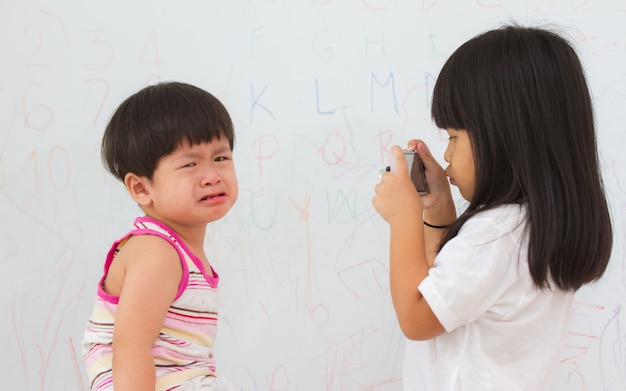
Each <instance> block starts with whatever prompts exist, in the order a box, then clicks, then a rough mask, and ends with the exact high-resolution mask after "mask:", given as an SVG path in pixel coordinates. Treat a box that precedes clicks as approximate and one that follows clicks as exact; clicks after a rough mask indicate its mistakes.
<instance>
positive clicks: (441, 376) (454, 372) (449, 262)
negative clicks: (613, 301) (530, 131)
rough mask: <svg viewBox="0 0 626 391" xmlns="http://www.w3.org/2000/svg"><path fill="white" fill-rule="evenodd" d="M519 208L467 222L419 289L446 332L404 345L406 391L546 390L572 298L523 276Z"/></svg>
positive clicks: (521, 209) (481, 215)
mask: <svg viewBox="0 0 626 391" xmlns="http://www.w3.org/2000/svg"><path fill="white" fill-rule="evenodd" d="M524 216H525V208H524V207H521V206H518V205H506V206H501V207H498V208H495V209H493V210H488V211H485V212H481V213H479V214H477V215H476V216H474V217H472V218H470V219H469V220H468V221H467V222H466V223H465V224H464V225H463V227H462V228H461V230H460V231H459V233H458V235H457V236H456V237H455V238H454V239H452V240H450V241H449V242H448V243H447V244H446V245H445V246H444V248H443V249H442V250H441V252H440V253H439V254H438V255H437V257H436V258H435V262H434V265H433V267H432V268H431V269H430V271H429V273H428V276H427V277H426V279H424V281H423V282H422V283H421V284H420V285H419V287H418V289H419V290H420V292H421V293H422V295H423V296H424V298H425V299H426V301H427V302H428V304H429V305H430V307H431V308H432V310H433V312H434V313H435V315H436V316H437V318H438V319H439V321H440V322H441V324H442V325H443V327H444V328H445V329H446V332H444V333H443V334H441V335H439V336H438V337H436V338H434V339H431V340H428V341H406V348H405V362H404V389H405V390H407V391H416V390H428V391H433V390H436V391H452V390H464V391H467V390H480V391H488V390H498V391H502V390H506V391H515V390H532V391H539V390H546V389H547V387H548V386H549V385H550V383H551V376H552V374H553V372H554V370H555V369H556V366H557V365H558V359H559V351H560V348H561V346H562V342H563V337H564V335H565V332H566V328H567V325H568V321H569V318H570V315H571V309H572V301H573V296H574V295H573V293H571V292H562V291H559V290H556V288H555V290H554V291H551V290H548V289H545V290H538V289H537V288H536V287H535V286H534V284H533V281H532V278H531V276H530V272H529V271H528V260H527V238H526V237H525V235H524V230H525V228H524Z"/></svg>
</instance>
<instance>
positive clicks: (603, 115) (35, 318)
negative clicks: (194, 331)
mask: <svg viewBox="0 0 626 391" xmlns="http://www.w3.org/2000/svg"><path fill="white" fill-rule="evenodd" d="M511 20H515V21H517V22H519V23H522V24H530V25H536V26H537V25H538V26H553V25H559V26H562V27H563V29H564V31H565V32H566V34H568V36H569V37H570V38H571V39H572V40H573V41H574V42H575V44H576V47H577V50H578V51H579V53H580V55H581V58H582V60H583V62H584V64H585V68H586V71H587V74H588V78H589V82H590V86H591V89H592V93H593V96H594V104H595V110H596V114H597V125H598V135H599V149H600V155H601V160H602V169H603V172H604V179H605V183H606V190H607V193H608V196H609V199H610V204H611V205H610V206H611V211H612V214H613V219H614V225H615V246H614V249H613V254H612V259H611V263H610V266H609V270H608V272H607V274H606V276H605V277H604V278H603V279H602V280H601V281H599V282H598V283H596V284H593V285H591V286H588V287H586V288H584V289H582V290H581V291H580V292H579V293H578V295H577V298H576V304H575V308H574V313H573V316H572V319H571V322H570V325H569V328H568V334H567V338H566V341H565V343H564V346H563V350H562V353H561V361H560V363H559V367H558V373H557V375H556V378H555V380H554V387H553V390H558V391H561V390H568V391H569V390H623V389H626V317H625V315H624V312H623V306H624V305H625V304H626V293H625V292H626V266H625V263H624V248H625V241H624V225H625V224H624V223H625V221H624V220H625V219H626V203H625V200H626V198H625V197H624V195H625V193H626V181H625V178H626V154H625V153H624V150H625V148H626V129H625V127H626V125H625V124H626V110H625V108H626V66H625V65H626V61H625V60H626V3H624V2H623V1H622V0H597V1H583V0H576V1H573V0H572V1H542V0H534V1H513V0H476V1H469V0H467V1H460V0H459V1H452V0H448V1H445V0H420V1H401V0H361V1H348V0H342V1H339V0H310V1H287V0H283V1H281V0H241V1H234V0H231V1H216V0H213V1H210V0H204V1H200V0H198V1H193V0H184V1H178V2H166V1H142V0H139V1H133V2H130V1H118V0H112V1H107V2H103V1H78V0H76V1H72V0H57V1H35V0H19V1H18V0H3V1H2V3H1V5H0V48H1V51H2V61H0V67H1V68H0V216H1V219H2V224H1V225H0V267H1V268H2V269H1V270H2V273H1V274H0V279H1V280H0V289H2V291H1V293H2V295H1V297H2V301H1V303H2V307H1V310H2V311H1V313H2V315H3V316H4V317H5V320H4V321H3V322H2V323H1V326H0V327H2V333H0V347H1V348H2V352H3V354H2V355H1V358H0V368H2V374H3V376H2V378H3V382H2V383H3V386H2V388H3V389H10V390H29V391H30V390H86V389H87V380H86V375H85V373H84V369H83V366H82V359H81V352H80V341H81V338H82V329H83V326H84V324H85V321H86V320H87V318H88V316H89V314H90V311H91V306H92V302H93V299H94V295H95V290H96V284H97V280H98V278H99V277H100V274H101V271H102V265H103V260H104V256H105V252H106V251H107V249H108V248H109V246H110V245H111V243H112V241H113V240H115V239H117V238H118V237H119V236H121V235H122V234H124V233H125V232H126V231H127V230H128V229H129V227H130V225H131V223H132V221H133V219H134V217H135V216H137V215H138V214H139V209H138V208H137V206H136V205H134V204H133V202H131V200H130V198H129V197H128V196H127V194H126V192H125V190H124V189H123V186H122V185H121V184H120V183H119V182H116V181H115V180H114V179H113V177H112V176H110V175H109V174H107V173H106V172H105V171H104V169H103V168H102V164H101V163H100V157H99V143H100V139H101V136H102V133H103V130H104V127H105V125H106V123H107V121H108V119H109V117H110V115H111V114H112V112H113V111H114V109H115V108H116V107H117V105H119V103H120V102H121V101H122V100H123V99H125V98H126V97H127V96H129V95H130V94H132V93H134V92H135V91H137V90H138V89H140V88H142V87H143V86H145V85H147V84H151V83H155V82H157V81H167V80H176V81H183V82H187V83H192V84H196V85H198V86H200V87H202V88H204V89H206V90H208V91H210V92H212V93H214V94H215V95H216V96H218V97H219V98H220V99H221V100H222V101H223V102H224V104H225V105H226V107H227V108H228V110H229V111H230V113H231V115H232V117H233V119H234V122H235V127H236V133H237V141H236V147H235V161H236V169H237V173H238V178H239V182H240V196H239V197H240V198H239V200H238V202H237V204H236V205H235V207H234V209H233V210H232V211H231V212H230V213H229V214H228V216H227V217H226V218H224V219H223V220H220V221H219V222H216V223H214V224H211V225H210V226H209V229H208V231H207V234H208V235H207V240H206V248H207V251H208V254H209V256H210V259H211V261H212V263H213V265H214V266H215V268H216V269H217V270H218V272H219V273H220V275H221V277H222V280H221V285H220V286H221V291H222V307H221V323H220V328H219V332H218V339H217V347H216V355H217V363H218V372H219V375H221V376H225V377H227V378H229V379H230V380H231V381H233V382H235V383H237V384H238V385H240V386H241V387H242V388H243V389H246V390H276V391H278V390H281V391H282V390H305V391H306V390H329V391H337V390H372V391H373V390H376V391H380V390H400V389H401V374H402V370H401V368H402V347H403V338H402V335H401V332H400V330H399V327H398V325H397V323H396V319H395V315H394V312H393V309H392V305H391V300H390V296H389V282H388V235H389V231H388V228H387V226H386V224H385V223H384V222H383V221H382V219H381V218H380V217H379V216H378V215H377V214H376V213H375V211H374V209H373V207H372V205H371V202H370V201H371V198H372V196H373V188H374V186H375V184H376V183H377V181H378V173H379V170H380V169H381V168H382V167H384V166H386V165H387V161H388V150H389V148H390V146H391V145H392V144H400V145H405V143H406V141H407V140H408V139H410V138H422V139H424V140H425V141H426V142H427V143H428V144H429V146H430V147H431V150H432V151H433V152H434V153H435V155H436V156H438V157H439V158H440V160H441V161H443V159H442V154H443V150H444V148H445V141H444V140H443V139H442V138H441V136H440V133H439V131H438V130H437V129H436V128H435V127H434V125H433V124H432V122H431V120H430V114H429V110H430V107H429V100H430V94H431V92H432V87H433V83H434V81H435V79H436V77H437V74H438V72H439V69H440V68H441V66H442V64H443V62H444V61H445V60H446V58H447V56H449V55H450V54H451V53H452V51H454V50H455V49H456V48H457V47H458V46H459V45H460V44H461V43H463V42H465V41H466V40H467V39H469V38H471V37H472V36H474V35H476V34H478V33H480V32H483V31H485V30H488V29H491V28H495V27H498V26H500V25H501V24H503V23H506V22H508V21H511ZM456 196H457V198H458V195H456ZM458 199H459V202H460V198H458ZM459 205H460V204H459Z"/></svg>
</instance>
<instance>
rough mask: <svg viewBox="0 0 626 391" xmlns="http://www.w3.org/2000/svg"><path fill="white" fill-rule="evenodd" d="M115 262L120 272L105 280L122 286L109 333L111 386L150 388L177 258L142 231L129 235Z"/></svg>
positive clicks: (175, 279) (122, 390)
mask: <svg viewBox="0 0 626 391" xmlns="http://www.w3.org/2000/svg"><path fill="white" fill-rule="evenodd" d="M115 262H120V264H118V265H117V266H118V267H117V270H118V271H120V270H123V273H115V274H112V275H111V278H112V279H113V281H110V283H111V286H116V285H117V286H121V292H120V294H119V296H120V300H119V304H118V308H117V313H116V316H115V327H114V331H113V381H114V385H115V390H116V391H126V390H132V391H142V390H146V391H154V389H155V382H156V372H155V367H154V358H153V356H152V346H153V344H154V342H155V340H156V338H157V336H158V334H159V332H160V330H161V327H162V325H163V321H164V319H165V315H166V313H167V310H168V308H169V306H170V305H171V303H172V302H173V300H174V298H175V296H176V292H177V291H178V285H179V283H180V279H181V276H182V267H181V264H180V260H179V258H178V254H177V252H176V251H175V250H174V248H173V247H172V246H171V245H170V244H168V243H167V242H165V241H164V240H163V239H160V238H158V237H155V236H147V235H146V236H133V237H131V239H129V241H128V243H126V245H125V246H124V247H123V248H122V251H121V252H120V253H119V254H118V256H117V257H116V260H115V261H114V263H115ZM119 266H123V268H120V267H119ZM120 277H121V278H122V280H121V281H120ZM107 279H108V278H107ZM120 282H121V284H120Z"/></svg>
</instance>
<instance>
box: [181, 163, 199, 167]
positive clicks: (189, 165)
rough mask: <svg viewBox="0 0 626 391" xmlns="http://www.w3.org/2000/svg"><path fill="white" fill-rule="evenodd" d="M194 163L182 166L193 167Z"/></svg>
mask: <svg viewBox="0 0 626 391" xmlns="http://www.w3.org/2000/svg"><path fill="white" fill-rule="evenodd" d="M195 166H196V163H189V164H185V165H184V166H183V167H195Z"/></svg>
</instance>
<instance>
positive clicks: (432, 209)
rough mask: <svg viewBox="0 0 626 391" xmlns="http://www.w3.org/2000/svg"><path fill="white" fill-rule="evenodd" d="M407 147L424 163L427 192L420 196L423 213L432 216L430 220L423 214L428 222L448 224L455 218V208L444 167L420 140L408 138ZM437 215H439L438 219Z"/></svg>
mask: <svg viewBox="0 0 626 391" xmlns="http://www.w3.org/2000/svg"><path fill="white" fill-rule="evenodd" d="M408 149H410V150H415V151H417V154H418V155H419V157H420V159H422V162H423V163H424V169H425V174H426V182H427V183H428V194H425V195H423V196H422V202H423V203H424V213H425V214H426V215H429V216H431V215H432V216H433V217H432V219H431V220H432V221H431V220H429V218H427V217H426V216H425V220H428V221H429V223H435V224H436V222H439V224H449V223H451V222H452V221H454V219H455V218H456V209H455V206H454V200H453V199H452V192H451V191H450V183H449V182H448V177H447V176H446V173H445V171H444V169H443V168H442V167H441V166H440V165H439V163H438V162H437V160H436V159H435V158H434V157H433V155H432V154H431V153H430V150H429V149H428V147H427V146H426V144H425V143H424V142H423V141H422V140H416V139H413V140H410V141H409V142H408ZM437 216H441V220H444V221H441V220H440V219H438V218H437Z"/></svg>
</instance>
